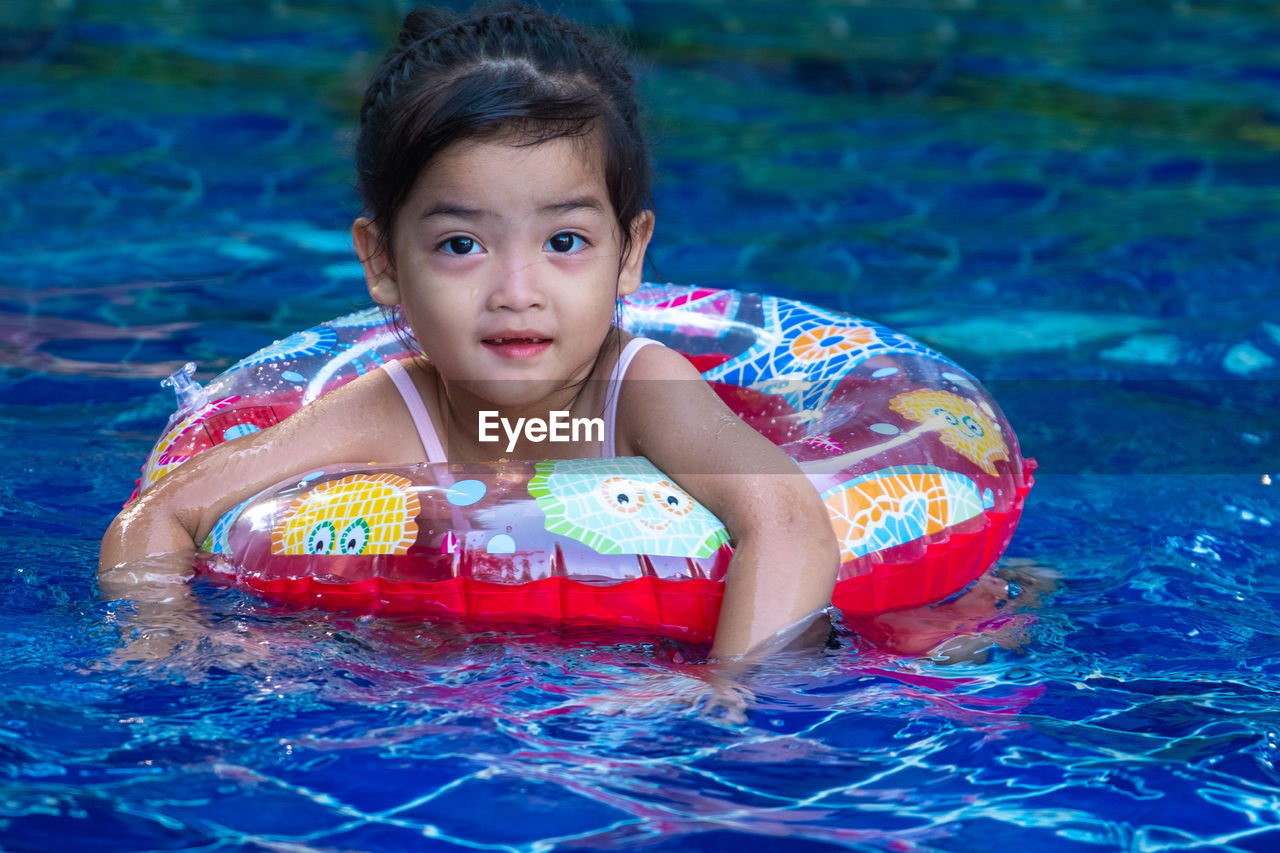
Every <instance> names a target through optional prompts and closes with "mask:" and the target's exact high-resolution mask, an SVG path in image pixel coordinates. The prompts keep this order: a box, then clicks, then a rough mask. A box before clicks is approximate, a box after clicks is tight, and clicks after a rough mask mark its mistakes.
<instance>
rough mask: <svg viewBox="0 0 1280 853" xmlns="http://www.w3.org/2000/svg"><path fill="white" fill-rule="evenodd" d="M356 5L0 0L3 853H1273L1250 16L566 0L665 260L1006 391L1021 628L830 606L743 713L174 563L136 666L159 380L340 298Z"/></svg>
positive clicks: (640, 652)
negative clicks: (961, 645) (156, 645)
mask: <svg viewBox="0 0 1280 853" xmlns="http://www.w3.org/2000/svg"><path fill="white" fill-rule="evenodd" d="M349 5H352V4H346V3H338V2H336V0H333V2H318V3H302V2H288V1H287V0H286V2H278V3H272V4H256V3H248V2H225V0H223V2H216V3H215V2H194V0H193V2H183V3H171V2H161V0H141V2H136V3H129V4H120V3H113V2H108V0H96V2H94V0H79V2H53V0H47V2H39V0H37V2H31V3H22V4H0V105H2V106H0V226H2V227H0V262H2V263H0V434H2V435H3V438H4V448H5V451H6V452H5V454H4V458H3V462H2V463H0V464H2V465H3V469H2V473H0V525H2V526H3V531H4V539H3V551H2V553H0V613H3V614H4V615H3V617H2V618H0V643H2V644H3V645H2V647H3V648H4V650H5V652H6V654H5V655H4V657H3V662H0V849H3V850H6V851H27V850H40V851H55V850H70V849H75V850H102V851H107V850H113V851H115V850H119V851H126V850H129V851H132V850H176V849H196V850H208V851H214V850H217V851H224V850H227V851H230V850H279V851H283V850H289V851H303V850H306V851H312V850H314V851H331V850H332V851H337V850H370V851H376V850H416V849H430V850H518V851H549V850H605V849H627V850H646V851H647V850H653V851H666V850H670V851H676V850H680V851H685V850H716V849H726V848H727V849H735V850H744V851H745V850H778V849H787V850H826V849H840V848H849V849H865V850H881V849H889V850H940V851H969V850H972V851H985V850H1000V849H1016V846H1017V845H1021V848H1022V849H1027V850H1050V851H1055V850H1081V851H1084V850H1129V849H1133V850H1183V849H1222V850H1255V851H1264V850H1274V849H1277V847H1280V773H1278V772H1277V768H1276V761H1277V759H1278V758H1280V689H1278V688H1277V678H1278V676H1280V572H1278V571H1277V568H1278V565H1277V564H1278V560H1277V556H1276V551H1277V548H1276V546H1277V543H1278V542H1280V537H1278V536H1277V531H1278V529H1280V496H1278V493H1277V489H1280V485H1277V484H1275V483H1274V482H1273V478H1275V477H1278V476H1280V452H1278V450H1277V448H1278V443H1280V405H1278V403H1277V393H1276V388H1277V379H1278V378H1280V263H1277V260H1278V258H1277V255H1278V253H1280V60H1278V59H1277V57H1278V56H1280V52H1278V51H1280V18H1277V17H1276V15H1275V13H1274V11H1273V10H1272V9H1271V7H1270V5H1269V4H1266V3H1260V2H1248V1H1247V0H1235V2H1220V3H1214V4H1200V3H1189V2H1169V3H1133V4H1121V3H1101V2H1089V0H1083V1H1082V2H1047V1H1046V2H1036V3H1023V2H1015V0H1007V2H998V0H997V2H985V0H984V2H950V0H946V1H945V2H944V0H925V2H919V3H912V4H896V3H888V2H885V3H877V2H871V3H851V2H830V1H826V0H824V2H815V3H812V4H788V3H782V2H762V3H753V4H724V3H718V2H696V3H675V2H658V0H644V2H641V0H629V1H628V2H621V0H619V2H602V3H585V2H584V3H576V4H566V8H567V9H568V10H569V11H570V12H571V13H572V14H575V15H578V16H580V17H583V18H585V19H588V20H591V21H595V22H598V23H602V24H608V25H612V26H617V27H619V28H621V29H622V30H624V31H626V32H627V33H628V34H629V38H630V41H631V43H632V47H633V50H634V52H635V54H636V56H637V57H638V72H639V75H640V79H641V85H642V89H643V91H644V94H645V96H646V98H647V101H648V105H649V111H648V118H649V122H650V127H651V130H652V137H653V141H654V147H655V152H656V160H657V166H658V172H659V175H660V176H661V183H660V186H659V190H658V198H657V201H658V215H659V223H660V224H659V229H658V235H657V240H656V245H655V249H654V260H655V263H656V272H655V273H654V275H655V277H660V278H662V279H666V280H672V281H677V282H681V283H695V282H697V283H706V284H721V285H733V286H738V287H744V288H748V289H757V290H766V291H770V292H776V293H780V294H785V295H788V296H794V297H798V298H803V299H808V300H811V301H813V302H816V303H819V304H822V305H826V306H828V307H832V308H839V309H843V310H849V311H853V312H855V313H858V314H862V315H866V316H869V317H872V318H874V319H876V320H879V321H881V322H884V323H887V324H889V325H892V326H895V327H897V328H900V329H902V330H904V331H906V332H908V333H911V334H913V335H915V336H917V337H918V338H920V339H922V340H924V341H926V342H928V343H930V344H933V345H935V346H937V347H939V348H940V349H943V350H944V351H946V352H947V353H948V354H949V355H951V356H953V357H954V358H955V359H956V360H957V361H959V362H960V363H962V364H964V365H966V366H967V367H969V368H970V369H971V370H973V371H974V372H975V373H976V374H977V375H979V376H980V377H982V378H983V379H984V380H985V381H986V382H987V383H988V384H989V386H990V387H991V388H992V389H993V390H994V391H995V393H996V396H997V398H998V399H1000V400H1001V402H1002V404H1003V405H1004V408H1005V410H1006V413H1007V414H1008V415H1009V418H1010V420H1011V422H1012V423H1013V424H1014V425H1015V427H1016V428H1018V430H1019V432H1020V434H1021V437H1022V442H1023V445H1024V448H1025V449H1026V450H1027V452H1028V453H1029V454H1030V455H1034V456H1036V457H1038V458H1039V460H1040V461H1041V470H1040V472H1039V475H1038V484H1037V486H1036V488H1035V490H1034V491H1033V493H1032V496H1031V500H1030V502H1029V503H1028V505H1027V510H1026V514H1025V516H1024V519H1023V522H1022V525H1021V527H1020V529H1019V531H1018V534H1017V536H1016V538H1015V539H1014V541H1013V544H1012V546H1011V548H1010V551H1009V556H1008V565H1009V567H1010V568H1011V569H1013V570H1016V571H1019V572H1022V573H1024V575H1026V576H1029V577H1037V576H1041V577H1043V576H1046V575H1049V574H1055V573H1056V574H1057V575H1060V576H1061V580H1060V586H1059V588H1058V590H1057V591H1056V592H1055V593H1053V594H1051V595H1048V596H1046V597H1045V598H1044V600H1043V601H1042V602H1041V604H1040V606H1039V607H1038V608H1037V609H1035V610H1033V611H1031V612H1030V617H1031V619H1032V620H1033V621H1031V622H1029V624H1028V626H1027V627H1026V637H1025V640H1026V642H1025V645H1023V647H1022V648H1021V650H1018V651H1014V650H1005V649H997V650H995V651H993V652H992V653H991V654H990V655H989V656H988V657H987V659H986V660H985V662H982V663H967V664H958V665H955V666H950V667H946V666H941V665H938V664H936V663H933V662H931V661H929V660H925V659H922V658H918V657H902V656H896V655H892V654H889V653H887V652H885V651H883V650H880V649H877V648H875V647H873V646H871V645H870V644H869V643H868V642H867V641H866V640H864V639H863V638H861V637H859V636H858V635H857V634H856V633H855V632H853V631H852V630H850V629H849V628H848V627H847V626H846V627H845V628H843V629H842V630H841V632H840V636H839V639H840V643H841V647H840V648H838V649H828V650H826V651H824V652H821V653H817V652H815V653H805V654H794V655H789V656H784V657H781V658H779V659H776V660H775V661H773V662H772V663H771V664H770V666H769V667H768V668H767V669H763V670H759V671H753V672H750V673H748V674H747V675H746V676H744V680H743V686H744V687H745V688H747V689H749V690H750V692H751V693H752V694H753V697H754V698H753V699H752V700H751V702H750V703H749V704H748V708H747V714H746V720H745V722H742V723H731V722H728V721H725V720H721V719H708V718H706V717H702V716H698V715H696V714H680V713H676V712H673V711H672V710H671V709H670V707H669V706H668V705H665V704H664V703H662V702H660V701H654V702H652V703H649V702H646V701H645V700H644V698H643V697H645V696H648V695H654V696H661V695H664V694H672V693H678V692H680V691H681V690H682V689H684V688H686V687H687V686H688V685H689V684H690V683H692V681H693V676H692V673H693V672H694V669H693V668H691V667H690V666H689V665H687V664H682V663H672V662H671V660H670V658H671V657H672V655H673V654H675V653H677V652H678V651H679V650H674V651H673V650H672V649H671V648H669V647H666V646H664V645H663V644H661V643H652V642H647V641H640V640H637V641H635V642H631V643H627V644H622V645H619V644H617V643H612V642H610V639H609V638H604V637H601V638H596V639H595V640H594V641H593V640H592V638H583V637H576V638H560V639H557V638H553V637H547V636H539V637H528V638H523V639H522V638H519V637H515V636H512V635H503V634H465V633H459V632H457V631H455V630H452V629H450V628H448V627H447V626H430V625H415V624H407V623H398V622H392V621H388V620H358V619H351V618H347V617H339V616H331V615H330V616H326V615H322V614H316V613H291V612H283V611H280V610H278V609H273V608H271V607H268V606H264V605H262V604H261V603H259V602H255V601H253V600H251V599H249V598H247V597H245V596H242V595H240V594H236V593H231V592H227V591H222V590H215V589H204V590H201V591H200V594H199V598H200V607H201V612H200V614H199V615H198V618H200V619H202V620H203V621H204V622H205V623H206V624H207V626H208V627H207V631H206V636H205V637H204V638H203V639H202V640H200V641H199V642H188V643H186V644H185V645H183V646H181V647H179V648H177V649H176V650H174V651H173V652H172V653H168V654H157V655H156V656H155V657H154V658H153V659H151V660H148V661H141V660H135V661H133V662H129V661H128V660H126V659H125V658H127V657H128V655H122V654H121V652H120V650H121V648H122V647H123V641H124V640H125V639H127V638H130V637H133V636H134V635H135V634H134V632H141V633H151V634H163V630H164V629H165V628H166V627H167V626H166V625H165V624H148V622H147V617H146V614H144V613H134V612H133V609H134V608H132V606H131V605H130V604H129V603H128V602H121V601H108V600H102V599H101V598H100V597H99V596H98V593H97V587H96V581H95V572H94V566H95V562H96V552H97V542H98V538H99V537H100V535H101V533H102V530H103V529H104V527H105V526H106V524H107V522H108V521H109V519H110V518H111V516H112V515H113V514H114V512H115V511H116V509H117V508H118V507H119V505H120V503H121V501H122V500H123V498H124V497H125V496H126V495H127V494H128V493H129V491H130V489H131V488H132V483H133V479H134V477H136V476H137V469H138V465H139V462H140V460H141V459H142V457H143V455H144V453H145V452H146V450H147V448H149V446H150V444H151V442H152V441H153V440H154V438H155V436H156V434H157V431H158V430H159V429H160V427H161V426H162V424H163V422H164V420H165V418H166V416H167V414H168V411H169V409H170V408H171V401H170V400H168V399H166V396H165V393H163V392H162V391H161V390H160V388H159V386H158V380H159V379H160V378H162V377H163V376H165V375H167V374H168V373H169V372H170V371H172V370H173V369H174V368H175V367H176V366H178V365H179V364H181V363H182V362H185V361H187V360H195V361H197V362H199V363H200V365H201V370H202V373H201V375H202V376H205V377H207V376H210V375H212V374H213V373H215V372H217V371H218V370H220V369H222V368H225V367H226V366H228V365H229V364H230V363H232V362H233V361H234V360H235V359H237V358H238V357H239V356H240V355H242V354H244V353H246V352H249V351H251V350H253V349H256V348H258V347H259V346H262V345H263V344H265V343H268V342H270V341H271V340H272V339H274V338H277V337H280V336H282V335H283V334H284V333H286V332H288V331H290V330H292V329H296V328H300V327H303V326H306V325H310V324H311V323H314V322H316V321H319V320H321V319H325V318H327V317H330V316H333V315H336V314H338V313H339V312H342V311H346V310H349V309H351V308H353V307H356V306H358V305H360V304H362V303H361V294H362V285H361V282H360V278H359V271H358V268H357V266H356V264H355V263H354V261H353V259H352V255H351V253H350V251H349V249H348V240H347V237H346V234H345V229H346V227H347V225H348V223H349V222H350V220H351V218H352V216H353V215H354V214H355V212H356V202H355V200H354V194H353V191H352V189H351V184H352V177H351V170H350V157H349V148H350V142H349V134H350V131H351V122H352V116H353V115H354V112H355V109H356V106H357V102H358V97H359V91H360V88H361V85H362V79H363V76H364V75H365V74H367V73H368V71H369V69H370V68H371V65H372V63H373V62H374V61H375V60H376V57H377V56H378V55H379V54H380V52H381V50H382V47H383V45H385V44H386V43H387V42H388V40H389V39H390V38H391V37H392V35H393V32H394V28H395V25H396V20H397V17H398V15H399V14H400V13H401V11H402V10H401V9H399V8H398V7H397V4H395V3H392V2H390V0H383V2H371V3H364V4H358V5H359V6H360V10H359V11H350V10H349V9H348V6H349ZM1024 600H1025V599H1024ZM921 618H924V617H921ZM264 643H265V645H264ZM254 650H256V652H254ZM251 652H254V653H251Z"/></svg>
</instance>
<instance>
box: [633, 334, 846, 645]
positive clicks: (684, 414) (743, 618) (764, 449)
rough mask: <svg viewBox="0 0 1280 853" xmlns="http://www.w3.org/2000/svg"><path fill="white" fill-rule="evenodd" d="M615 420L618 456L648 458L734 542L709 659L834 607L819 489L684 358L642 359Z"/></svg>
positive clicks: (646, 355)
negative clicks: (628, 454)
mask: <svg viewBox="0 0 1280 853" xmlns="http://www.w3.org/2000/svg"><path fill="white" fill-rule="evenodd" d="M618 411H619V426H620V428H621V429H620V438H621V439H622V440H621V441H620V444H619V447H620V448H621V449H623V450H626V451H628V452H631V453H635V454H638V455H643V456H647V457H648V458H649V460H650V461H652V462H653V463H654V464H655V465H657V466H658V467H659V468H661V469H662V470H663V471H664V472H666V473H667V474H668V475H670V476H671V477H672V478H673V479H675V480H676V482H678V483H679V484H680V486H681V487H682V488H684V489H685V490H687V491H688V492H689V493H690V494H691V495H693V496H694V497H695V498H696V499H697V500H698V501H700V502H701V503H702V504H704V505H705V506H706V507H707V508H708V509H709V510H711V511H712V512H713V513H715V514H716V516H717V517H719V518H720V520H721V521H722V522H723V523H724V525H725V527H727V528H728V529H729V533H730V535H731V536H732V537H733V539H734V543H735V549H734V555H733V560H732V562H731V563H730V566H729V574H728V577H727V579H726V583H725V592H724V603H723V605H722V607H721V611H720V621H719V623H718V624H717V627H716V638H715V643H714V644H713V645H712V649H711V654H712V657H714V658H731V657H738V656H741V655H744V654H747V653H748V652H750V651H752V650H754V649H758V648H761V647H762V646H764V645H765V644H767V643H768V641H770V640H771V639H773V638H775V637H777V636H778V634H779V633H780V632H783V631H785V630H786V629H788V628H793V627H795V628H802V627H805V626H806V625H807V623H808V622H810V621H812V618H813V617H814V616H815V614H817V612H818V611H820V610H821V609H822V608H825V607H827V606H828V605H830V604H831V591H832V589H833V588H834V587H835V581H836V572H837V570H838V569H839V563H840V559H839V549H838V548H837V546H836V540H835V534H834V532H833V531H832V528H831V521H830V518H829V516H828V514H827V510H826V507H825V506H823V504H822V501H821V499H820V498H819V497H818V493H817V490H816V489H815V488H814V487H813V485H812V484H811V483H810V482H809V480H808V478H806V477H805V476H804V475H803V474H802V473H800V469H799V468H798V467H796V464H795V463H794V462H793V461H792V460H791V459H790V458H789V457H788V456H787V455H786V454H785V453H783V452H782V451H781V450H780V449H779V448H778V447H777V446H775V445H774V444H773V443H772V442H770V441H769V440H768V439H766V438H765V437H764V436H762V435H760V434H759V433H758V432H756V431H755V430H753V429H752V428H751V427H749V426H747V425H746V424H745V423H743V421H742V420H741V419H740V418H739V417H738V416H737V415H735V414H734V413H733V412H732V411H731V410H730V409H729V407H728V406H726V405H725V404H724V403H723V402H722V401H721V400H720V398H719V397H717V396H716V394H715V392H714V391H712V390H711V387H710V386H709V385H707V383H706V381H705V380H704V379H703V378H702V377H701V376H700V375H699V374H698V372H697V370H696V369H694V367H693V365H691V364H690V363H689V362H688V361H687V360H686V359H685V358H684V356H682V355H680V354H679V353H678V352H675V351H674V350H669V349H666V348H665V347H655V346H649V347H645V348H644V349H642V350H640V352H639V353H637V354H636V358H635V361H633V362H632V364H631V367H630V368H629V369H628V371H627V378H626V380H625V383H624V388H623V391H622V396H621V399H620V400H619V406H618ZM788 633H790V632H788Z"/></svg>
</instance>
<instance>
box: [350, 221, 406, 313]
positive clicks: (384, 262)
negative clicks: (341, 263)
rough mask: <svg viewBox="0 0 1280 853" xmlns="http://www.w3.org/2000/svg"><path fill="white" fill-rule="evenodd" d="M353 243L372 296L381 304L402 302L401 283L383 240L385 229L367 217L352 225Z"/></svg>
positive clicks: (366, 284)
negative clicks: (383, 230)
mask: <svg viewBox="0 0 1280 853" xmlns="http://www.w3.org/2000/svg"><path fill="white" fill-rule="evenodd" d="M351 242H352V243H353V244H354V245H355V247H356V255H358V256H359V258H360V264H361V266H363V267H364V283H365V286H366V287H368V288H369V295H370V296H371V297H373V301H374V302H377V303H378V304H380V305H399V304H400V282H398V281H397V280H396V268H395V265H394V264H392V263H391V253H390V252H389V251H387V247H386V246H385V245H384V244H383V242H382V230H381V229H380V228H378V226H377V225H376V224H375V223H374V221H373V220H372V219H370V218H368V217H367V216H361V217H360V218H359V219H357V220H356V221H355V222H353V223H352V224H351Z"/></svg>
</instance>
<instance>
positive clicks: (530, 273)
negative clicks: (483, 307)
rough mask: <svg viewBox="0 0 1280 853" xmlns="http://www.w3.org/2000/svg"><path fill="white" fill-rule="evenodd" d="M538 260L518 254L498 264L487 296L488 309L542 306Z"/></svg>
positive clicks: (519, 309) (512, 309)
mask: <svg viewBox="0 0 1280 853" xmlns="http://www.w3.org/2000/svg"><path fill="white" fill-rule="evenodd" d="M539 260H540V258H537V257H534V258H530V257H527V256H525V255H520V256H518V257H512V258H510V259H509V260H508V261H507V262H506V263H503V264H501V265H499V266H498V268H497V270H496V271H495V272H496V274H497V277H496V280H495V281H494V282H493V288H492V290H491V291H490V296H489V308H490V310H499V309H504V308H505V309H507V310H509V311H527V310H529V309H531V308H541V307H542V306H543V304H544V294H543V291H542V287H541V283H540V275H539V273H540V269H539V263H538V262H539Z"/></svg>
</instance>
